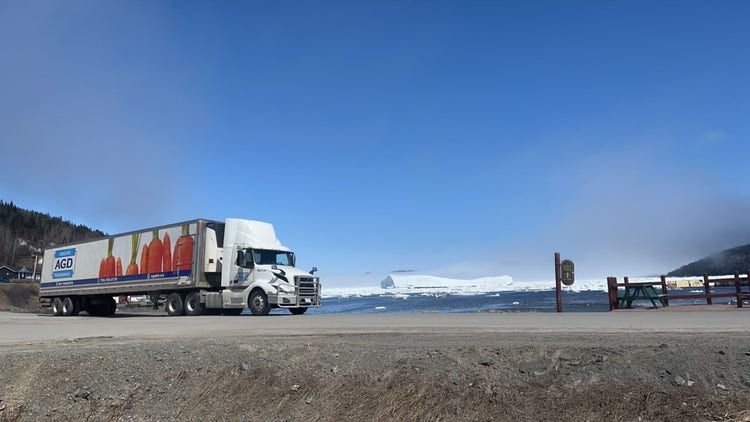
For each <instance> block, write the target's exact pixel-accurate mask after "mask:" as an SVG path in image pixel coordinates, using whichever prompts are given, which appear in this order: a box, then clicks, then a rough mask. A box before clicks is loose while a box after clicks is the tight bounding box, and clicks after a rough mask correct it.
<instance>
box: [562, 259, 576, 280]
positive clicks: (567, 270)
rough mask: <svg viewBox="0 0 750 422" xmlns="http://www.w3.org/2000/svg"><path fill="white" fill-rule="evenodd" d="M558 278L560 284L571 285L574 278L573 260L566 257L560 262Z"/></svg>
mask: <svg viewBox="0 0 750 422" xmlns="http://www.w3.org/2000/svg"><path fill="white" fill-rule="evenodd" d="M560 272H561V274H560V279H561V281H562V284H564V285H566V286H572V285H573V282H574V281H575V278H576V270H575V264H573V261H571V260H569V259H566V260H564V261H563V262H561V263H560Z"/></svg>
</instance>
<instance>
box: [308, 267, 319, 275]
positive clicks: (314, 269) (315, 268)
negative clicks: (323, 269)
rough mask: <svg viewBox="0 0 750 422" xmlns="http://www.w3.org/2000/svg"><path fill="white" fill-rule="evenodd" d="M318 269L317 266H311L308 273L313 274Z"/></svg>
mask: <svg viewBox="0 0 750 422" xmlns="http://www.w3.org/2000/svg"><path fill="white" fill-rule="evenodd" d="M317 271H318V267H312V270H310V275H313V274H315V273H316V272H317Z"/></svg>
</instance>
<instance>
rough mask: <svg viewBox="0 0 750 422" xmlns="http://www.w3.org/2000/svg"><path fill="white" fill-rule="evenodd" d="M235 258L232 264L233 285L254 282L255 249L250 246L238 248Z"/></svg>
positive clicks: (245, 284)
mask: <svg viewBox="0 0 750 422" xmlns="http://www.w3.org/2000/svg"><path fill="white" fill-rule="evenodd" d="M235 256H236V258H235V260H234V263H233V265H232V272H231V274H230V275H231V278H230V280H231V281H230V283H231V286H232V287H234V286H247V285H248V284H250V283H252V281H253V279H254V277H253V275H254V273H255V262H254V261H253V251H252V249H250V248H236V251H235Z"/></svg>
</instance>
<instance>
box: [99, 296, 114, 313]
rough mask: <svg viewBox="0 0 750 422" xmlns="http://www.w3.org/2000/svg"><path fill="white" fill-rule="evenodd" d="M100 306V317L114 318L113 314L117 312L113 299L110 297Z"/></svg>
mask: <svg viewBox="0 0 750 422" xmlns="http://www.w3.org/2000/svg"><path fill="white" fill-rule="evenodd" d="M101 306H102V316H105V317H111V316H115V312H117V301H115V298H113V297H110V298H109V300H105V301H104V303H102V305H101Z"/></svg>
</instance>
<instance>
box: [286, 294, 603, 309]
mask: <svg viewBox="0 0 750 422" xmlns="http://www.w3.org/2000/svg"><path fill="white" fill-rule="evenodd" d="M563 310H564V311H566V312H567V311H570V312H596V311H608V310H609V304H608V302H607V293H606V292H602V291H584V292H563ZM500 311H502V312H555V311H556V299H555V291H554V290H547V291H524V292H512V291H504V292H486V293H481V294H471V295H468V294H461V295H451V294H420V293H416V294H408V295H406V294H398V295H392V294H383V295H365V296H357V295H354V296H343V297H341V296H334V297H324V298H323V299H322V301H321V306H320V307H319V308H311V309H309V310H308V313H311V314H312V313H316V314H335V313H354V314H371V313H414V312H443V313H461V312H464V313H467V312H500ZM277 312H278V311H277Z"/></svg>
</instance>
